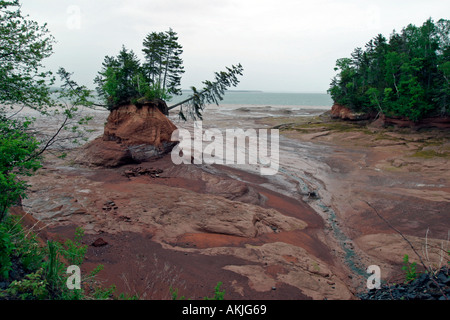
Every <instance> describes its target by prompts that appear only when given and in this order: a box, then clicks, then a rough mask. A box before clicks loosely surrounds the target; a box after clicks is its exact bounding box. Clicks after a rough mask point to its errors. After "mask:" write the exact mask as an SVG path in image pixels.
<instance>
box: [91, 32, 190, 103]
mask: <svg viewBox="0 0 450 320" xmlns="http://www.w3.org/2000/svg"><path fill="white" fill-rule="evenodd" d="M143 47H144V48H143V50H142V51H143V52H144V55H145V62H144V64H142V65H141V62H140V61H139V59H138V58H137V56H136V54H135V53H134V52H133V50H128V49H126V48H125V46H122V50H121V51H120V52H119V54H118V55H117V57H110V56H106V57H105V59H104V61H103V64H102V69H101V70H100V72H99V73H98V75H97V77H96V78H95V79H94V82H95V83H96V84H97V93H98V94H99V96H100V97H101V98H102V99H103V100H105V102H106V107H107V108H108V109H109V110H112V109H114V108H115V107H117V106H118V105H121V104H127V103H134V102H135V101H136V100H138V99H139V98H142V97H145V98H147V99H149V100H152V99H162V100H166V101H168V100H170V99H171V98H172V95H179V94H181V89H180V88H179V86H180V82H181V75H182V74H183V73H184V70H183V69H184V68H183V60H182V59H181V57H180V56H181V54H182V52H183V50H182V46H181V45H180V44H179V43H178V37H177V34H176V32H174V31H173V30H172V29H169V31H166V32H159V33H157V32H153V33H150V34H148V35H147V37H146V38H145V39H144V42H143Z"/></svg>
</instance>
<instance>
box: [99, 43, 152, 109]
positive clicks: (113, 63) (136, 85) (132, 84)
mask: <svg viewBox="0 0 450 320" xmlns="http://www.w3.org/2000/svg"><path fill="white" fill-rule="evenodd" d="M94 82H95V83H96V84H97V93H98V94H99V96H100V97H101V98H103V99H104V100H105V101H106V104H107V108H108V109H110V110H112V109H113V108H114V107H116V106H118V105H120V104H126V103H130V102H131V101H132V100H133V99H138V98H140V97H143V96H144V95H145V94H146V92H147V91H148V90H150V89H149V85H150V84H149V83H148V81H147V79H146V78H145V76H144V72H143V69H142V67H141V64H140V62H139V59H138V58H137V56H136V54H135V53H134V52H133V50H130V51H129V50H128V49H127V48H125V46H122V50H121V51H120V52H119V54H118V55H117V57H110V56H106V57H105V59H104V61H103V64H102V70H101V71H100V72H99V73H98V75H97V77H96V78H95V80H94Z"/></svg>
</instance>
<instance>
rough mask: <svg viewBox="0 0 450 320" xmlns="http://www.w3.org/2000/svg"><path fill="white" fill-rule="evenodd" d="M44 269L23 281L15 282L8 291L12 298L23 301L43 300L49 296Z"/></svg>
mask: <svg viewBox="0 0 450 320" xmlns="http://www.w3.org/2000/svg"><path fill="white" fill-rule="evenodd" d="M43 273H44V271H43V269H42V268H41V269H39V270H37V271H36V272H34V273H29V274H27V275H26V276H25V278H23V279H22V280H14V281H13V282H12V283H11V284H10V285H9V287H8V289H7V290H6V293H7V294H9V295H11V296H16V297H18V298H19V299H21V300H41V299H45V298H46V297H47V296H48V290H47V287H48V283H47V280H46V279H45V277H44V274H43Z"/></svg>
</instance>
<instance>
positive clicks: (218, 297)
mask: <svg viewBox="0 0 450 320" xmlns="http://www.w3.org/2000/svg"><path fill="white" fill-rule="evenodd" d="M221 286H222V282H220V281H219V282H218V283H217V285H216V286H215V288H214V296H213V297H212V298H208V297H205V298H204V300H223V299H224V298H225V290H223V291H220V287H221Z"/></svg>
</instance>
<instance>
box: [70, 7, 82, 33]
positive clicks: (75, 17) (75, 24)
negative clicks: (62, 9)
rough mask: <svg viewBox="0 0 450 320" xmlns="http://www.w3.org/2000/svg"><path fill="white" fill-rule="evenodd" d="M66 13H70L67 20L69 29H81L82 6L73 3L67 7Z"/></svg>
mask: <svg viewBox="0 0 450 320" xmlns="http://www.w3.org/2000/svg"><path fill="white" fill-rule="evenodd" d="M66 13H67V14H68V17H67V20H66V26H67V28H68V29H69V30H79V29H81V8H80V7H79V6H77V5H71V6H68V7H67V10H66Z"/></svg>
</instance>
